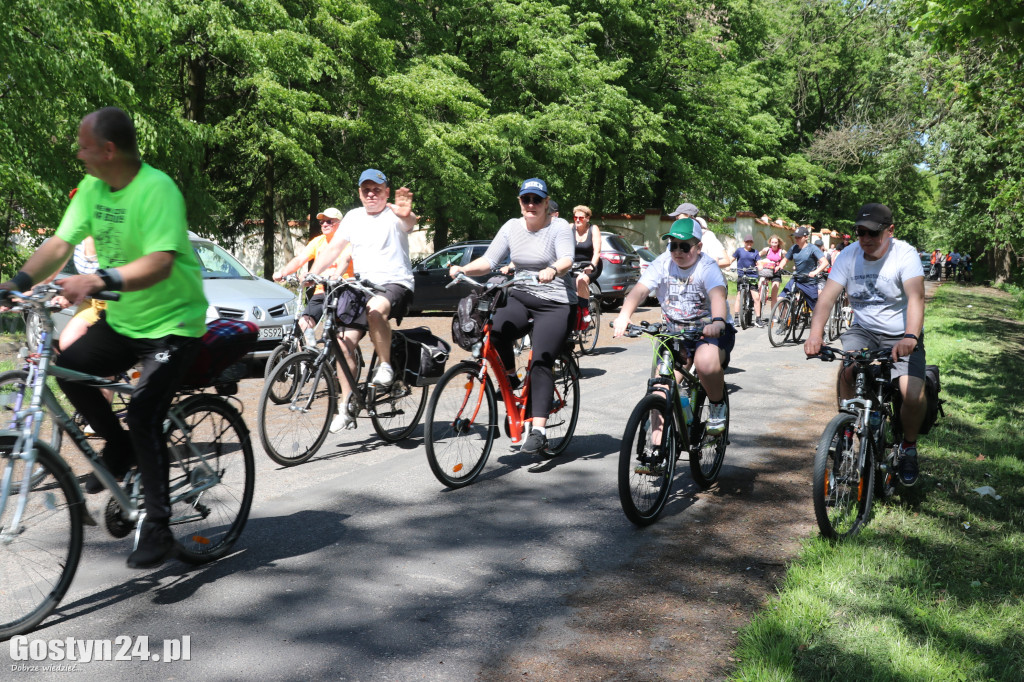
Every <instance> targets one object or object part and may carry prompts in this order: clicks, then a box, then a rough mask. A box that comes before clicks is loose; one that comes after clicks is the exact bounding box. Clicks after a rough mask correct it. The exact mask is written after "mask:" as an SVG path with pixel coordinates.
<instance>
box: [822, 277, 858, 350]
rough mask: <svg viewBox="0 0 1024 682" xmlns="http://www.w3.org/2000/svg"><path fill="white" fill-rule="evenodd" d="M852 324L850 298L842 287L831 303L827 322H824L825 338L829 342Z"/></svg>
mask: <svg viewBox="0 0 1024 682" xmlns="http://www.w3.org/2000/svg"><path fill="white" fill-rule="evenodd" d="M851 324H853V308H852V307H851V306H850V298H849V296H847V294H846V290H845V289H844V290H843V291H842V292H841V293H840V294H839V297H838V298H837V299H836V302H835V303H834V304H833V305H832V311H831V312H830V313H829V318H828V322H826V323H825V332H826V340H827V341H829V342H830V343H831V342H832V341H835V340H836V339H838V338H839V337H840V336H841V335H842V333H843V332H844V331H846V330H847V329H849V328H850V325H851Z"/></svg>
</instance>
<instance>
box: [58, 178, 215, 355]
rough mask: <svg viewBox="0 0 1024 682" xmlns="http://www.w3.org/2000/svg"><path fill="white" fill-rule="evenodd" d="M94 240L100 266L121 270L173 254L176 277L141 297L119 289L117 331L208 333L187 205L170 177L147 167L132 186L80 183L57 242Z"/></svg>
mask: <svg viewBox="0 0 1024 682" xmlns="http://www.w3.org/2000/svg"><path fill="white" fill-rule="evenodd" d="M89 235H92V237H93V239H94V240H95V241H96V255H97V257H98V260H99V265H100V267H101V268H116V267H118V266H120V265H125V264H126V263H131V262H132V261H134V260H137V259H139V258H141V257H142V256H145V255H147V254H150V253H156V252H158V251H172V252H174V265H173V266H172V268H171V275H170V277H168V278H167V279H165V280H163V281H162V282H158V283H157V284H154V285H153V286H151V287H149V288H148V289H144V290H142V291H122V292H121V300H120V301H111V302H110V303H109V304H108V305H107V322H108V323H109V324H110V326H111V327H112V328H113V329H114V331H116V332H118V333H119V334H123V335H124V336H127V337H130V338H135V339H157V338H161V337H163V336H167V335H169V334H175V335H177V336H191V337H198V336H202V335H203V334H204V333H205V332H206V309H207V307H208V304H207V302H206V296H205V295H204V294H203V277H202V274H201V272H200V269H199V261H198V259H197V258H196V255H195V252H194V251H193V250H192V245H191V244H190V243H189V240H188V223H187V222H186V219H185V199H184V197H182V195H181V192H180V191H179V190H178V187H177V186H176V185H175V184H174V181H173V180H171V178H170V177H169V176H168V175H167V174H166V173H163V172H161V171H158V170H157V169H155V168H153V167H152V166H150V165H148V164H145V163H144V164H142V167H141V168H140V169H139V173H138V175H136V176H135V178H134V179H133V180H132V181H131V182H130V183H128V186H127V187H124V188H123V189H121V190H119V191H117V192H112V191H111V190H110V185H108V184H107V183H105V182H103V181H102V180H100V179H99V178H96V177H93V176H91V175H87V176H86V177H85V178H84V179H83V180H82V182H81V183H79V185H78V191H77V192H76V193H75V196H74V197H73V198H72V199H71V204H70V205H69V206H68V210H67V212H65V213H64V218H63V219H62V220H61V221H60V227H58V228H57V236H58V237H60V238H61V239H63V240H64V241H66V242H68V243H69V244H78V243H79V242H80V241H82V240H83V239H85V238H86V237H87V236H89Z"/></svg>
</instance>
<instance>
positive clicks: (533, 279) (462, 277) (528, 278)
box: [444, 272, 540, 291]
mask: <svg viewBox="0 0 1024 682" xmlns="http://www.w3.org/2000/svg"><path fill="white" fill-rule="evenodd" d="M459 282H465V283H466V284H469V285H470V286H472V287H474V288H476V289H484V290H486V291H493V290H495V289H507V288H508V287H510V286H512V285H513V284H517V283H519V282H526V283H528V284H537V283H539V282H540V280H539V279H537V275H534V274H532V273H527V272H520V273H516V275H515V276H514V277H509V278H508V279H507V280H505V281H504V282H487V283H486V284H481V283H480V282H478V281H476V280H475V279H473V278H472V277H469V276H468V275H467V274H466V273H464V272H460V273H458V274H457V275H455V277H453V278H452V281H451V282H449V283H448V284H446V285H445V287H444V288H445V289H451V288H452V287H453V286H455V285H456V284H458V283H459Z"/></svg>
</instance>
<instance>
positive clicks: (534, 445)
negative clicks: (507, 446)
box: [519, 431, 548, 455]
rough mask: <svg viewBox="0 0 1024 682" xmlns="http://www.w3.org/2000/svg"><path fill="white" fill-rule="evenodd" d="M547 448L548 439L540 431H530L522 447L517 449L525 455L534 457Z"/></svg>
mask: <svg viewBox="0 0 1024 682" xmlns="http://www.w3.org/2000/svg"><path fill="white" fill-rule="evenodd" d="M547 447H548V439H547V436H545V435H544V434H543V433H541V432H540V431H530V435H529V436H527V437H526V440H525V441H524V442H523V446H522V447H521V448H519V452H522V453H523V454H526V455H536V454H538V453H540V452H543V451H544V450H546V449H547Z"/></svg>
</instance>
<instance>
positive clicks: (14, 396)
mask: <svg viewBox="0 0 1024 682" xmlns="http://www.w3.org/2000/svg"><path fill="white" fill-rule="evenodd" d="M27 381H28V372H26V371H25V370H23V369H14V370H11V371H9V372H3V373H0V428H4V429H17V425H16V422H15V412H17V411H18V410H20V409H22V408H25V407H28V406H29V404H30V403H31V402H32V387H31V386H29V385H28V384H27V383H26V382H27ZM39 440H41V441H42V442H44V443H46V444H47V445H49V446H50V447H51V448H52V449H53V451H54V452H60V445H61V441H62V440H63V433H62V432H61V430H60V428H59V427H58V426H57V421H56V420H55V419H54V418H53V415H51V414H50V413H49V412H46V413H45V414H44V416H43V423H42V425H41V426H40V427H39Z"/></svg>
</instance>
